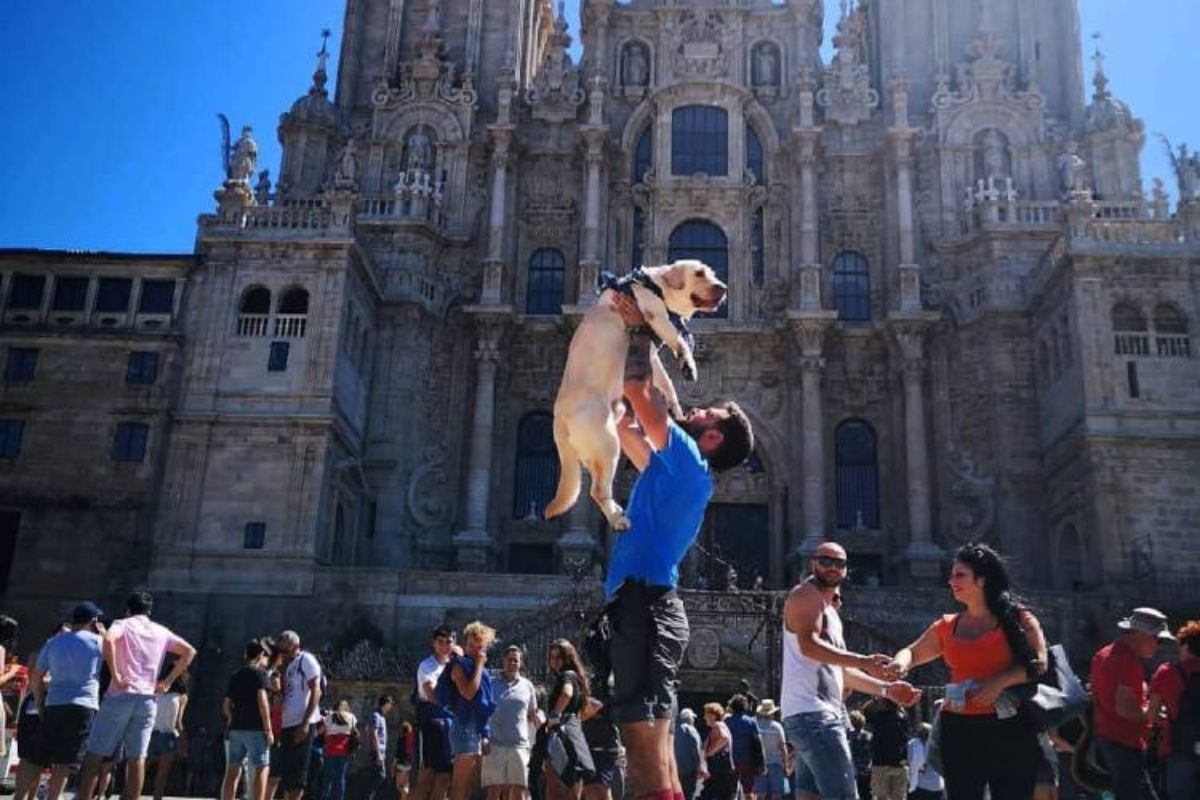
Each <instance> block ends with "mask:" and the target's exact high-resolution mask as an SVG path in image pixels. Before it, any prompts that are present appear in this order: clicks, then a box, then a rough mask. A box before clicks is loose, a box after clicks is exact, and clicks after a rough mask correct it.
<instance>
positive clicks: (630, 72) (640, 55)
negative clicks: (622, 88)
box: [625, 42, 650, 86]
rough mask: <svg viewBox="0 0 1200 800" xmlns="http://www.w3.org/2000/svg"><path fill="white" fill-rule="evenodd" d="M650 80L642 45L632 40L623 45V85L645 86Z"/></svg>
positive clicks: (648, 64) (647, 63) (648, 65)
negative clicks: (630, 42)
mask: <svg viewBox="0 0 1200 800" xmlns="http://www.w3.org/2000/svg"><path fill="white" fill-rule="evenodd" d="M649 82H650V63H649V60H648V59H647V58H646V48H645V46H644V45H642V44H640V43H638V42H634V43H632V44H628V45H626V46H625V85H626V86H645V85H647V84H648V83H649Z"/></svg>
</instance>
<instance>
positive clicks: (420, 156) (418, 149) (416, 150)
mask: <svg viewBox="0 0 1200 800" xmlns="http://www.w3.org/2000/svg"><path fill="white" fill-rule="evenodd" d="M405 147H406V149H407V156H406V157H405V160H404V168H405V169H414V170H422V171H424V170H428V169H429V168H430V167H432V166H433V142H431V141H429V137H428V136H426V135H425V132H424V131H422V130H421V129H420V128H418V129H416V130H415V131H413V132H412V133H410V134H409V135H408V142H407V143H406V145H405Z"/></svg>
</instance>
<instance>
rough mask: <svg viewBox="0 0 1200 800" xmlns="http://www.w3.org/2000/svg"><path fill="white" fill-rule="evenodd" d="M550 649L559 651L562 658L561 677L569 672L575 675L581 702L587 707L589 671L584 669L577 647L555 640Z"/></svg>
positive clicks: (565, 641) (562, 640)
mask: <svg viewBox="0 0 1200 800" xmlns="http://www.w3.org/2000/svg"><path fill="white" fill-rule="evenodd" d="M550 649H551V650H558V653H559V655H560V656H562V661H560V662H559V675H561V674H562V673H564V672H566V671H567V670H571V671H572V672H574V673H575V683H576V684H578V686H579V702H581V703H582V704H583V706H587V702H588V694H589V691H590V687H589V685H588V676H587V670H586V669H584V666H583V659H582V658H580V657H579V651H578V650H576V649H575V645H573V644H571V643H570V642H569V641H567V640H566V639H555V640H554V641H553V642H551V643H550Z"/></svg>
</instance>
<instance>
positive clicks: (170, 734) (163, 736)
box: [146, 731, 179, 758]
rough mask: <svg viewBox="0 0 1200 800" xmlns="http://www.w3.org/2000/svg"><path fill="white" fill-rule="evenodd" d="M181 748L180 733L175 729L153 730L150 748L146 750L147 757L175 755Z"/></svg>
mask: <svg viewBox="0 0 1200 800" xmlns="http://www.w3.org/2000/svg"><path fill="white" fill-rule="evenodd" d="M178 749H179V734H177V733H175V731H153V732H152V733H151V734H150V749H149V750H147V751H146V757H147V758H162V757H163V756H167V755H174V754H175V751H176V750H178Z"/></svg>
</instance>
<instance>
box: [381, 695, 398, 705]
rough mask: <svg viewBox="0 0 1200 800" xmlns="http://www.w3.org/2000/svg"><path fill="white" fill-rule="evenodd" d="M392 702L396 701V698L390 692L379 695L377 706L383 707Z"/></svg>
mask: <svg viewBox="0 0 1200 800" xmlns="http://www.w3.org/2000/svg"><path fill="white" fill-rule="evenodd" d="M394 702H396V698H394V697H392V696H391V695H390V694H381V695H379V708H383V707H384V706H386V705H387V704H388V703H394Z"/></svg>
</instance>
